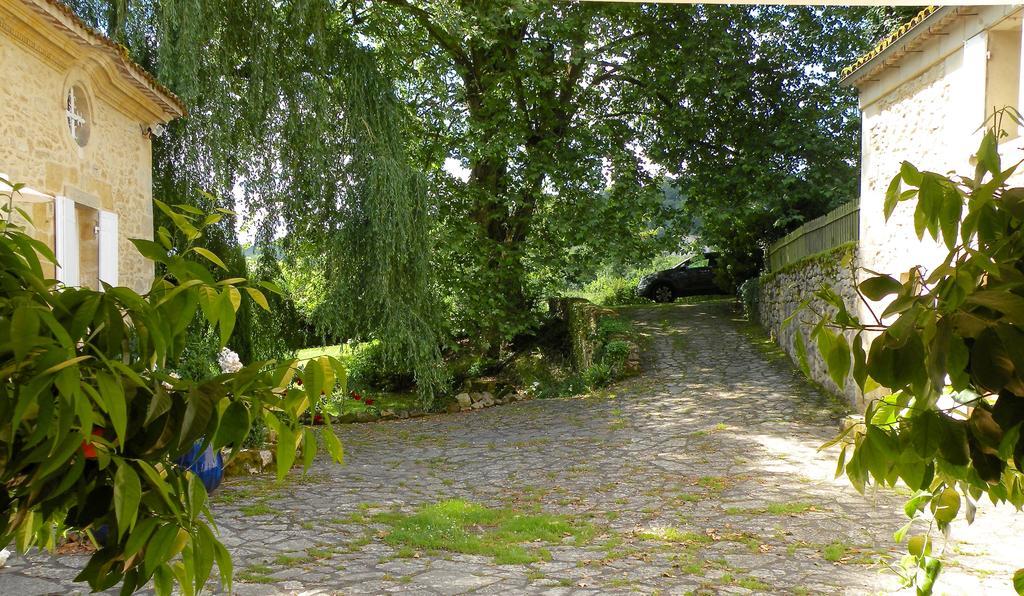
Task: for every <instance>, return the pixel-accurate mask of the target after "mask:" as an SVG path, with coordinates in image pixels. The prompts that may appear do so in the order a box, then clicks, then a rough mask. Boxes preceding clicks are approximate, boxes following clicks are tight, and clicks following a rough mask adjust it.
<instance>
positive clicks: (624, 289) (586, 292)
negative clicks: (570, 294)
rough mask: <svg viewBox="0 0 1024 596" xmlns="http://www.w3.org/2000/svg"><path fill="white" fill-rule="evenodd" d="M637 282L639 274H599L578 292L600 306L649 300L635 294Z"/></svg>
mask: <svg viewBox="0 0 1024 596" xmlns="http://www.w3.org/2000/svg"><path fill="white" fill-rule="evenodd" d="M639 282H640V276H639V275H633V276H629V277H618V276H613V275H600V276H598V277H597V279H595V280H594V281H592V282H590V283H588V284H587V285H585V286H583V289H582V290H581V291H580V294H581V295H582V296H583V297H585V298H587V299H588V300H590V301H591V302H593V303H594V304H600V305H601V306H618V305H624V304H643V303H647V302H650V300H648V299H647V298H643V297H641V296H637V294H636V286H637V284H638V283H639Z"/></svg>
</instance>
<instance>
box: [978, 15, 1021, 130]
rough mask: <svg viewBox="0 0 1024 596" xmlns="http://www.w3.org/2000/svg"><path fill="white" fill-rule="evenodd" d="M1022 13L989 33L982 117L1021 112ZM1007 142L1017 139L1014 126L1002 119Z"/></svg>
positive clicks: (1011, 121)
mask: <svg viewBox="0 0 1024 596" xmlns="http://www.w3.org/2000/svg"><path fill="white" fill-rule="evenodd" d="M1020 52H1021V13H1017V14H1014V15H1012V16H1010V17H1008V18H1006V19H1004V20H1003V21H1001V22H1000V23H998V24H997V25H996V26H995V27H993V28H992V29H990V30H989V32H988V68H987V76H986V77H985V117H986V118H988V117H989V116H991V115H992V113H993V112H994V111H996V110H1000V109H1002V108H1004V107H1006V106H1011V107H1014V108H1018V109H1019V108H1020ZM1000 128H1002V130H1003V131H1005V132H1006V134H1007V137H1006V138H1010V139H1012V138H1016V137H1017V136H1018V135H1019V131H1018V130H1017V128H1018V127H1017V124H1016V123H1015V122H1014V121H1013V120H1012V119H1010V118H1003V120H1002V122H1001V123H1000Z"/></svg>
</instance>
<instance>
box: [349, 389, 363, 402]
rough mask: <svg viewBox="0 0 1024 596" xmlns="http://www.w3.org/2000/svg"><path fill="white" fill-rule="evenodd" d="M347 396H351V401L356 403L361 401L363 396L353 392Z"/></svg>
mask: <svg viewBox="0 0 1024 596" xmlns="http://www.w3.org/2000/svg"><path fill="white" fill-rule="evenodd" d="M349 394H350V395H351V396H352V399H354V400H356V401H359V400H361V399H363V396H362V395H359V394H358V393H356V392H355V391H349Z"/></svg>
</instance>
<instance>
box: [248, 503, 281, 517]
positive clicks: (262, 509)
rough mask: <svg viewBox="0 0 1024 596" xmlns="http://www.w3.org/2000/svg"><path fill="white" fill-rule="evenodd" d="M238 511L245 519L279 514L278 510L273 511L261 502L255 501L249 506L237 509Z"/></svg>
mask: <svg viewBox="0 0 1024 596" xmlns="http://www.w3.org/2000/svg"><path fill="white" fill-rule="evenodd" d="M238 511H239V512H241V514H242V515H244V516H246V517H254V516H257V515H278V514H280V513H281V511H280V510H279V509H274V508H273V507H271V506H270V505H267V504H266V503H265V502H263V501H256V502H255V503H252V504H250V505H243V506H241V507H239V508H238Z"/></svg>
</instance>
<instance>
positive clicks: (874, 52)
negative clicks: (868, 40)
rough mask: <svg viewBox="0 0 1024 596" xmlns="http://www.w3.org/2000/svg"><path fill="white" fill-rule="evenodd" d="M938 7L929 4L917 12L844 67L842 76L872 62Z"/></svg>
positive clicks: (846, 75) (844, 76)
mask: <svg viewBox="0 0 1024 596" xmlns="http://www.w3.org/2000/svg"><path fill="white" fill-rule="evenodd" d="M938 9H939V7H938V6H929V7H927V8H925V9H924V10H922V11H921V12H919V13H917V14H916V15H915V16H914V18H912V19H910V20H909V21H907V22H906V23H904V24H902V25H900V26H899V27H897V28H896V29H895V30H894V31H893V32H892V33H890V34H889V35H887V36H885V38H884V39H882V41H880V42H878V44H876V45H875V47H874V48H872V49H871V51H869V52H867V53H866V54H864V55H863V56H861V57H860V58H857V60H856V61H854V63H853V64H851V65H849V66H847V67H846V68H844V69H843V72H842V74H841V77H840V78H844V79H845V78H846V77H848V76H850V75H851V74H853V73H854V72H855V71H857V70H858V69H859V68H860V67H862V66H864V65H865V64H867V63H868V62H870V61H871V60H872V59H873V58H874V57H875V56H878V55H879V54H881V53H882V52H884V51H885V50H886V48H888V47H889V46H891V45H892V44H894V43H896V42H897V41H899V40H900V39H901V38H902V37H903V36H904V35H906V34H907V33H910V31H911V30H912V29H914V27H917V26H918V25H920V24H921V22H922V21H924V20H925V19H927V18H928V17H930V16H931V15H932V14H934V13H935V11H937V10H938Z"/></svg>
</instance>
